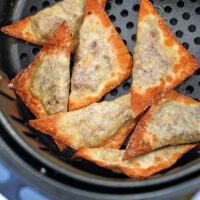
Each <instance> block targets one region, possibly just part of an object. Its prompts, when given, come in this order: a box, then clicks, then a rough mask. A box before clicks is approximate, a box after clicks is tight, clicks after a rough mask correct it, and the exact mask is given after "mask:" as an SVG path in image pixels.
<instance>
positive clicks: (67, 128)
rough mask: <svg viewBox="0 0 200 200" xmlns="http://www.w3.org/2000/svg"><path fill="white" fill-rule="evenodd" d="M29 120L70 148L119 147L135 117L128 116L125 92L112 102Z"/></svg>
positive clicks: (129, 113)
mask: <svg viewBox="0 0 200 200" xmlns="http://www.w3.org/2000/svg"><path fill="white" fill-rule="evenodd" d="M29 123H30V125H31V126H32V127H33V128H35V129H37V130H40V131H42V132H44V133H47V134H49V135H51V136H53V137H54V138H56V139H57V140H58V141H60V142H62V143H64V144H67V145H68V146H71V147H72V148H74V149H81V148H85V147H88V148H93V147H102V146H104V147H110V148H119V147H120V146H121V145H122V144H123V142H124V140H125V139H126V137H127V135H128V134H129V133H130V131H131V130H132V129H133V128H134V126H135V123H136V120H135V119H133V117H132V109H131V97H130V94H128V95H125V96H123V97H120V98H118V99H116V100H114V101H104V102H101V103H93V104H92V105H90V106H88V107H85V108H82V109H80V110H76V111H73V112H64V113H60V114H57V115H53V116H49V117H46V118H42V119H37V120H31V121H30V122H29Z"/></svg>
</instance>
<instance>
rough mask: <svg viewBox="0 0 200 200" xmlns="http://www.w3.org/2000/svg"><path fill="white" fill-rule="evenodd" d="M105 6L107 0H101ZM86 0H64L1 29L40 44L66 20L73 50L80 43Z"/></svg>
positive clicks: (46, 40) (48, 38)
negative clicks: (79, 36)
mask: <svg viewBox="0 0 200 200" xmlns="http://www.w3.org/2000/svg"><path fill="white" fill-rule="evenodd" d="M99 2H101V6H102V7H104V6H105V3H106V0H99ZM85 4H86V0H63V1H61V2H58V3H56V4H55V5H53V6H52V7H49V8H45V9H43V10H41V11H40V12H38V13H37V14H35V15H33V16H30V17H27V18H25V19H23V20H21V21H19V22H17V23H15V24H12V25H9V26H5V27H3V28H2V29H1V30H2V31H3V32H4V33H6V34H8V35H11V36H13V37H17V38H20V39H24V40H26V41H28V42H32V43H34V44H38V45H44V44H46V43H47V42H48V41H49V40H50V39H51V38H52V36H53V35H54V33H55V32H56V30H57V29H58V28H59V26H60V24H61V23H62V22H63V21H66V23H67V25H68V27H69V29H70V32H71V34H72V48H71V49H72V52H75V49H76V47H77V45H78V32H79V29H80V26H81V24H82V21H83V16H84V10H85Z"/></svg>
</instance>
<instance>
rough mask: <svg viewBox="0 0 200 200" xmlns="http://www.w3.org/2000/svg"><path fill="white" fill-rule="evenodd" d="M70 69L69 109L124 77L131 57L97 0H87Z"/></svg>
mask: <svg viewBox="0 0 200 200" xmlns="http://www.w3.org/2000/svg"><path fill="white" fill-rule="evenodd" d="M79 38H80V41H79V47H78V48H77V52H76V57H75V65H74V68H73V73H72V81H71V82H72V83H71V94H70V98H69V110H70V111H72V110H77V109H80V108H83V107H85V106H87V105H89V104H91V103H94V102H97V101H99V100H100V99H101V97H102V96H103V95H104V94H105V93H107V92H108V91H110V90H112V89H113V88H115V87H116V86H118V85H119V84H120V83H121V82H122V81H124V80H126V79H127V78H128V77H129V76H130V75H131V72H132V57H131V56H130V54H129V52H128V50H127V48H126V46H125V45H124V43H123V41H122V39H121V38H120V36H119V35H118V33H117V31H116V30H115V28H114V26H113V25H112V23H111V21H110V19H109V17H108V16H107V14H106V12H105V11H104V10H103V9H102V6H101V4H100V3H98V2H97V0H88V1H87V4H86V10H85V18H84V21H83V25H82V26H81V29H80V36H79Z"/></svg>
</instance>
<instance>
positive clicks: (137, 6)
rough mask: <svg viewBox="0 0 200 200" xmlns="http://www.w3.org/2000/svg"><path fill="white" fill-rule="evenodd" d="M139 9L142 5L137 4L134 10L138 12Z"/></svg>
mask: <svg viewBox="0 0 200 200" xmlns="http://www.w3.org/2000/svg"><path fill="white" fill-rule="evenodd" d="M139 9H140V5H139V4H135V5H134V6H133V10H134V11H135V12H138V11H139Z"/></svg>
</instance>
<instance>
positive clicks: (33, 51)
mask: <svg viewBox="0 0 200 200" xmlns="http://www.w3.org/2000/svg"><path fill="white" fill-rule="evenodd" d="M39 52H40V49H39V48H37V47H36V48H34V49H33V50H32V53H33V55H35V56H36V55H37V54H38V53H39Z"/></svg>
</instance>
